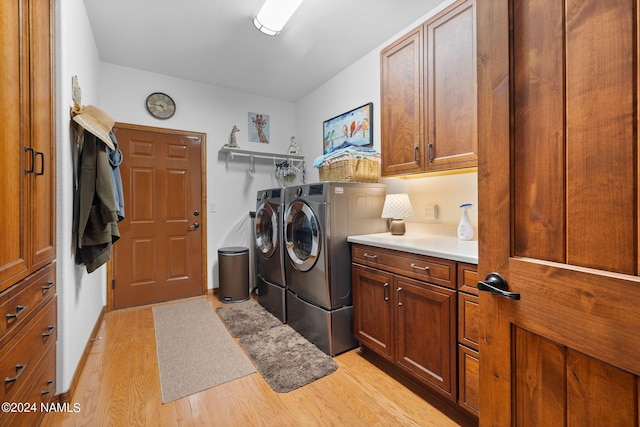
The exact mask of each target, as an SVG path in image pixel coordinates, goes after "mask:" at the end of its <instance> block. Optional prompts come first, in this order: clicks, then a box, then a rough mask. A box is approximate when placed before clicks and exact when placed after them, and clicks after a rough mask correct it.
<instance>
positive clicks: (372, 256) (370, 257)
mask: <svg viewBox="0 0 640 427" xmlns="http://www.w3.org/2000/svg"><path fill="white" fill-rule="evenodd" d="M362 256H363V257H365V258H369V259H378V255H369V254H364V255H362Z"/></svg>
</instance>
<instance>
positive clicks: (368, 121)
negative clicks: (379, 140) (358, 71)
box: [322, 102, 373, 154]
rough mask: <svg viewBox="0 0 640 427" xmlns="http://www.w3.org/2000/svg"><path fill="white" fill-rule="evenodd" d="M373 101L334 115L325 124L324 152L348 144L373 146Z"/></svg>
mask: <svg viewBox="0 0 640 427" xmlns="http://www.w3.org/2000/svg"><path fill="white" fill-rule="evenodd" d="M372 121H373V102H370V103H368V104H365V105H362V106H360V107H358V108H354V109H353V110H351V111H347V112H346V113H343V114H340V115H339V116H336V117H333V118H331V119H329V120H327V121H325V122H324V124H323V129H322V130H323V135H324V138H323V141H324V148H323V150H322V152H323V154H327V153H330V152H332V151H334V150H336V149H338V148H342V147H343V146H348V145H358V146H361V147H372V146H373V133H372V131H373V123H372Z"/></svg>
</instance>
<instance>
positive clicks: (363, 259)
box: [352, 245, 457, 289]
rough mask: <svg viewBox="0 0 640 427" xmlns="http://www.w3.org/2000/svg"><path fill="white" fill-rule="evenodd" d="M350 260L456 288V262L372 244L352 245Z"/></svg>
mask: <svg viewBox="0 0 640 427" xmlns="http://www.w3.org/2000/svg"><path fill="white" fill-rule="evenodd" d="M352 260H353V262H357V263H359V264H364V265H368V266H370V267H376V268H379V269H381V270H386V271H390V272H392V273H396V274H400V275H403V276H406V277H411V278H413V279H418V280H424V281H427V282H429V283H433V284H436V285H440V286H444V287H447V288H451V289H456V287H457V284H456V262H455V261H449V260H445V259H441V258H433V257H429V256H426V255H416V254H410V253H407V252H400V251H394V250H391V249H382V248H376V247H373V246H365V245H353V246H352Z"/></svg>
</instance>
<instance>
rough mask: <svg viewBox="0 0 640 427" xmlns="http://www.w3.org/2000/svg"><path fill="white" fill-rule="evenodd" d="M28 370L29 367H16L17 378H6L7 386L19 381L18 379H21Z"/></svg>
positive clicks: (19, 365) (18, 365)
mask: <svg viewBox="0 0 640 427" xmlns="http://www.w3.org/2000/svg"><path fill="white" fill-rule="evenodd" d="M26 369H27V365H21V364H17V365H16V376H15V377H6V378H5V379H4V382H5V384H8V383H12V382H14V381H17V379H18V378H20V375H22V374H23V373H24V371H25V370H26Z"/></svg>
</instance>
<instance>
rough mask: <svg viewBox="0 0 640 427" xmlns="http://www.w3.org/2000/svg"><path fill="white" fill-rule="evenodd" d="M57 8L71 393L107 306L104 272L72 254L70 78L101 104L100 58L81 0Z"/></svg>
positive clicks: (63, 293) (60, 286)
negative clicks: (86, 265) (88, 268)
mask: <svg viewBox="0 0 640 427" xmlns="http://www.w3.org/2000/svg"><path fill="white" fill-rule="evenodd" d="M56 7H57V22H56V29H57V43H56V44H57V46H56V52H57V53H56V55H57V61H56V63H57V67H58V69H57V94H56V95H57V111H58V116H57V138H56V139H57V147H56V149H57V177H56V179H57V199H58V204H57V205H58V208H57V215H56V221H57V239H58V241H57V258H58V261H57V292H58V343H57V346H58V347H57V351H58V357H57V370H58V372H57V376H58V381H57V385H56V391H57V392H58V393H61V392H65V391H67V390H68V389H69V385H70V383H71V379H72V378H73V374H74V372H75V369H76V366H77V365H78V362H79V360H80V357H81V356H82V352H83V350H84V348H85V345H86V344H87V341H88V340H89V338H90V334H91V331H92V330H93V327H94V325H95V323H96V321H97V320H98V317H99V315H100V312H101V310H102V307H103V306H104V305H105V300H106V288H105V268H104V267H102V268H100V269H98V270H97V271H95V272H93V273H91V274H87V272H86V269H85V268H84V267H77V266H76V265H75V261H74V254H73V250H72V246H73V245H72V217H73V174H72V170H73V163H72V160H71V159H72V141H71V137H70V128H69V122H70V116H69V109H70V107H71V106H72V105H73V101H72V99H71V76H73V75H77V76H78V80H79V81H80V86H81V87H82V102H83V103H84V104H96V105H99V104H100V100H99V97H98V86H99V84H98V81H99V79H100V67H99V66H100V59H99V57H98V53H97V50H96V46H95V42H94V40H93V33H92V32H91V28H90V27H89V19H88V18H87V14H86V10H85V7H84V3H83V2H82V0H65V1H61V0H58V1H56Z"/></svg>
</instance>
